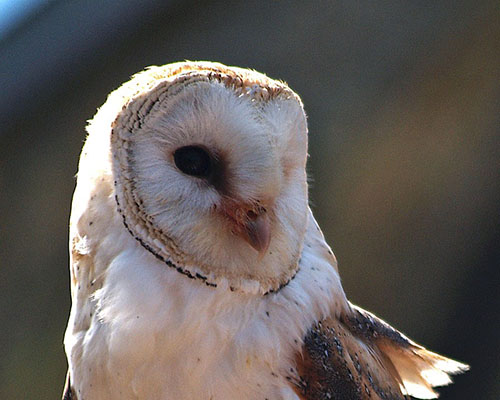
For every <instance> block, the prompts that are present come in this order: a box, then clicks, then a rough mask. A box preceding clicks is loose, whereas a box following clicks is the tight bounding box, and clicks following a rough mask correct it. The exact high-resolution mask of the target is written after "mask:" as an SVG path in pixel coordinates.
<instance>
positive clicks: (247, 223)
mask: <svg viewBox="0 0 500 400" xmlns="http://www.w3.org/2000/svg"><path fill="white" fill-rule="evenodd" d="M225 214H226V215H227V216H228V217H229V219H231V220H232V221H233V222H234V225H235V227H234V230H233V232H234V233H235V234H236V235H238V236H240V237H241V238H242V239H243V240H245V241H246V242H247V243H248V244H249V245H250V246H252V248H254V249H255V250H257V252H258V253H259V258H262V257H263V256H264V254H265V253H266V251H267V249H268V248H269V243H270V242H271V221H270V218H269V215H268V213H267V210H266V209H265V208H263V207H261V206H259V205H251V206H248V205H241V204H238V205H236V204H234V203H233V204H231V206H229V207H225Z"/></svg>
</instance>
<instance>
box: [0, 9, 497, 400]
mask: <svg viewBox="0 0 500 400" xmlns="http://www.w3.org/2000/svg"><path fill="white" fill-rule="evenodd" d="M37 3H38V5H37V7H35V8H34V11H33V12H31V13H28V14H26V15H28V16H27V17H26V18H24V19H22V20H19V21H18V23H16V24H15V25H13V26H12V27H11V29H9V30H8V31H7V32H2V36H0V124H1V125H0V306H1V307H0V324H1V329H0V355H1V358H0V398H1V399H52V398H58V397H59V396H60V393H61V389H62V385H63V380H64V374H65V371H66V362H65V357H64V353H63V347H62V338H63V333H64V329H65V324H66V320H67V316H68V312H69V307H70V303H69V278H68V267H67V263H68V256H67V224H68V216H69V213H70V201H71V195H72V191H73V188H74V184H75V179H74V175H75V173H76V167H77V160H78V155H79V151H80V148H81V145H82V143H83V140H84V137H85V132H84V127H85V123H86V122H85V121H86V120H87V119H89V118H91V117H92V116H93V114H94V113H95V111H96V108H97V107H98V106H100V105H101V104H102V103H103V102H104V101H105V99H106V94H107V93H108V92H110V91H111V90H112V89H114V88H116V87H117V86H119V85H120V84H121V83H122V82H123V81H125V80H127V79H128V77H129V76H130V75H131V74H133V73H134V72H137V71H139V70H141V69H142V68H143V67H145V66H147V65H151V64H165V63H169V62H173V61H178V60H183V59H195V60H214V61H221V62H223V63H227V64H231V65H238V66H242V67H251V68H255V69H257V70H258V71H262V72H265V73H267V74H268V75H270V76H271V77H274V78H280V79H284V80H286V81H287V82H288V83H289V84H290V86H291V87H292V88H293V89H295V90H296V91H297V92H298V93H299V94H300V95H301V96H302V99H303V100H304V103H305V107H306V111H307V112H308V115H309V124H310V154H311V157H310V163H309V171H310V174H311V175H312V178H313V184H312V189H311V197H312V204H313V209H314V212H315V214H316V217H317V219H318V220H319V223H320V225H321V226H322V228H323V230H324V232H325V235H326V237H327V239H328V241H329V243H330V244H331V245H332V247H333V249H334V251H335V252H336V254H337V257H338V259H339V262H340V269H341V273H342V277H343V282H344V286H345V289H346V292H347V294H348V296H349V297H350V298H351V300H353V301H354V302H355V303H357V304H360V305H361V306H363V307H365V308H368V309H369V310H372V311H374V312H375V313H377V314H379V315H380V316H382V317H383V318H385V319H386V320H388V321H389V322H390V323H392V324H394V325H395V326H397V327H399V328H400V329H401V330H402V331H403V332H406V333H407V334H408V335H409V336H410V337H412V338H414V339H415V340H417V341H419V342H421V343H423V344H424V345H426V346H429V347H430V348H432V349H434V350H436V351H439V352H441V353H443V354H446V355H448V356H451V357H454V358H457V359H459V360H462V361H465V362H468V363H470V364H471V365H472V370H471V372H469V373H468V374H466V375H464V376H460V377H457V378H456V384H455V385H453V386H451V387H449V388H443V389H442V390H441V393H442V396H441V398H442V399H488V400H494V399H499V398H500V361H499V354H500V339H499V338H500V334H499V332H500V316H499V306H500V297H499V291H500V279H499V278H500V277H499V262H500V251H499V246H500V231H499V226H500V159H499V155H498V152H499V150H500V145H499V143H500V139H499V138H500V121H499V119H500V118H499V115H500V114H499V111H500V107H499V106H500V68H499V67H500V7H499V4H498V2H497V1H493V0H492V1H488V0H486V1H472V0H471V1H462V0H458V1H451V0H450V1H448V0H444V1H434V0H432V1H431V0H427V1H415V0H412V1H381V2H370V1H347V0H346V1H334V0H332V1H310V2H307V1H301V0H297V1H284V0H283V1H271V0H267V1H252V2H247V1H243V0H241V1H231V2H219V1H205V2H200V1H165V0H163V1H159V0H158V1H154V0H143V1H139V0H122V1H108V2H101V1H97V0H94V1H83V0H80V1H79V0H66V1H62V0H60V1H57V0H53V1H38V2H37Z"/></svg>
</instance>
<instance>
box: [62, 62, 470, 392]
mask: <svg viewBox="0 0 500 400" xmlns="http://www.w3.org/2000/svg"><path fill="white" fill-rule="evenodd" d="M88 132H89V135H88V138H87V140H86V143H85V145H84V148H83V150H82V155H81V158H80V164H79V172H78V181H77V186H76V190H75V194H74V199H73V204H72V213H71V220H70V258H71V259H70V279H71V298H72V309H71V314H70V318H69V323H68V327H67V331H66V335H65V340H64V342H65V350H66V354H67V358H68V364H69V368H68V375H67V379H66V386H65V389H64V394H63V398H64V399H73V400H74V399H78V400H89V399H90V400H99V399H106V400H109V399H122V400H123V399H175V400H183V399H201V400H203V399H207V400H209V399H213V400H226V399H240V400H246V399H248V400H250V399H252V400H253V399H259V400H265V399H268V400H274V399H280V400H292V399H294V400H300V399H301V400H309V399H368V398H369V399H404V398H407V396H414V397H418V398H422V399H428V398H435V397H437V393H436V392H435V391H434V390H433V387H434V386H440V385H446V384H448V383H450V382H451V381H450V377H449V375H450V374H456V373H459V372H462V371H465V370H466V369H467V366H466V365H464V364H462V363H459V362H456V361H453V360H450V359H448V358H445V357H443V356H440V355H438V354H435V353H432V352H430V351H428V350H426V349H425V348H423V347H421V346H419V345H418V344H416V343H414V342H413V341H411V340H410V339H408V338H407V337H405V336H404V335H403V334H401V333H399V332H398V331H397V330H395V329H394V328H392V327H391V326H389V325H388V324H386V323H385V322H383V321H382V320H380V319H379V318H377V317H376V316H374V315H373V314H371V313H369V312H367V311H365V310H363V309H361V308H359V307H356V306H354V305H353V304H351V303H350V302H349V301H348V300H347V299H346V296H345V294H344V291H343V289H342V286H341V283H340V278H339V272H338V269H337V262H336V259H335V256H334V255H333V253H332V251H331V249H330V247H329V246H328V244H327V243H326V242H325V239H324V237H323V234H322V233H321V230H320V228H319V226H318V224H317V223H316V221H315V219H314V217H313V215H312V213H311V210H310V209H309V206H308V188H307V179H306V171H305V166H306V158H307V123H306V116H305V113H304V109H303V105H302V102H301V100H300V98H299V96H298V95H297V94H296V93H294V92H293V91H292V90H291V89H290V88H289V87H288V86H287V85H286V84H285V83H283V82H281V81H276V80H272V79H270V78H268V77H267V76H265V75H263V74H260V73H258V72H255V71H251V70H246V69H241V68H236V67H227V66H225V65H222V64H218V63H212V62H182V63H175V64H169V65H166V66H162V67H151V68H149V69H147V70H145V71H143V72H141V73H139V74H137V75H135V76H134V77H133V79H132V80H131V81H129V82H128V83H125V84H124V85H123V86H122V87H120V88H119V89H118V90H116V91H114V92H113V93H111V95H110V96H109V97H108V99H107V101H106V103H105V104H104V105H103V106H102V108H100V109H99V111H98V112H97V114H96V116H95V117H94V119H93V120H92V121H91V122H90V123H89V125H88Z"/></svg>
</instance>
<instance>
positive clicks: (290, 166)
mask: <svg viewBox="0 0 500 400" xmlns="http://www.w3.org/2000/svg"><path fill="white" fill-rule="evenodd" d="M88 131H89V138H88V140H87V142H88V143H90V144H88V145H86V146H85V147H86V149H85V148H84V152H83V153H84V155H82V159H81V164H80V170H82V163H85V168H87V169H89V168H90V169H94V170H100V172H99V173H98V174H94V176H101V180H102V181H104V182H107V183H108V184H109V185H110V190H109V197H112V198H113V205H114V211H113V212H116V213H117V214H119V216H120V218H121V219H122V222H123V226H122V228H123V229H126V230H127V231H128V233H129V234H130V235H132V236H133V237H134V238H135V239H136V240H137V242H138V243H140V245H141V246H142V247H143V248H144V250H145V251H147V252H149V253H151V254H153V255H155V256H156V257H157V258H158V259H159V260H161V261H162V262H163V263H164V265H165V266H166V268H174V269H176V270H177V271H178V272H179V273H182V274H184V275H186V277H187V278H192V279H194V280H199V281H200V282H202V283H204V284H206V285H209V286H218V287H225V288H227V289H230V290H239V291H243V292H255V293H267V292H270V291H274V290H277V289H279V288H280V287H281V286H283V285H285V284H286V283H287V282H288V281H289V280H290V279H292V278H293V276H294V275H295V273H296V272H297V269H298V262H299V256H300V253H301V251H302V244H303V240H304V235H305V230H306V226H307V219H308V198H307V181H306V172H305V164H306V157H307V124H306V116H305V113H304V110H303V106H302V103H301V101H300V98H299V97H298V96H297V95H296V94H295V93H294V92H293V91H292V90H291V89H290V88H289V87H288V86H287V85H286V84H285V83H283V82H280V81H276V80H272V79H270V78H268V77H267V76H265V75H263V74H260V73H257V72H255V71H250V70H245V69H240V68H235V67H227V66H225V65H222V64H218V63H210V62H183V63H176V64H169V65H166V66H162V67H151V68H149V69H147V70H146V71H144V72H141V73H139V74H137V75H135V76H134V77H133V78H132V80H131V81H129V82H127V83H126V84H124V85H123V86H122V87H120V88H119V89H118V90H116V91H115V92H113V93H112V94H111V95H110V96H109V97H108V100H107V101H106V103H105V104H104V106H103V107H102V108H101V109H100V110H99V112H98V113H97V114H96V116H95V118H94V119H93V121H91V122H90V124H89V127H88ZM92 143H93V144H92ZM89 154H92V157H90V156H89ZM101 184H103V183H101ZM137 268H140V265H138V266H137Z"/></svg>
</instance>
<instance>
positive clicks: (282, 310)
mask: <svg viewBox="0 0 500 400" xmlns="http://www.w3.org/2000/svg"><path fill="white" fill-rule="evenodd" d="M311 224H312V222H311ZM108 228H109V226H108ZM117 228H118V227H117ZM311 230H312V229H310V231H311ZM121 231H122V233H120V237H117V238H115V243H120V245H119V246H118V245H117V246H116V249H115V250H117V252H116V256H114V257H113V258H112V259H111V260H110V262H109V261H108V260H106V261H105V262H109V265H108V266H107V267H106V269H105V273H104V272H103V274H104V276H101V277H99V276H97V275H96V276H95V277H94V278H93V279H92V281H91V282H90V283H88V284H90V285H93V284H98V283H99V279H102V287H101V288H100V289H98V290H96V291H95V292H94V295H93V296H91V298H90V299H89V298H88V297H87V300H86V301H85V297H84V296H81V298H82V300H81V301H80V302H78V301H76V302H75V304H74V308H73V310H72V316H71V320H70V325H69V328H68V332H67V335H66V350H67V353H68V355H69V360H70V374H71V376H72V381H73V382H74V389H75V392H76V393H77V395H78V396H79V397H78V399H80V398H81V399H94V400H98V399H114V398H117V399H118V398H119V399H153V398H154V399H235V398H238V399H266V398H267V399H269V400H271V399H297V397H296V395H295V393H294V391H293V390H292V389H291V386H290V382H289V380H288V379H290V378H291V379H294V378H295V370H294V357H295V356H296V352H297V351H298V350H299V349H300V346H301V344H302V339H303V337H304V335H305V333H306V331H307V330H308V329H309V327H310V326H311V325H312V324H313V323H314V322H315V321H317V320H318V319H320V318H322V317H324V316H325V315H328V314H329V313H330V312H331V311H332V310H331V308H330V306H329V305H335V304H336V301H335V300H336V299H337V298H338V299H337V300H338V301H343V300H344V297H343V292H342V289H341V288H340V282H339V278H338V275H337V273H336V271H335V269H334V268H332V266H331V265H330V264H329V263H328V262H327V261H326V259H325V257H324V253H326V250H325V249H324V248H323V251H319V255H318V248H320V249H321V248H322V247H323V246H324V244H323V243H324V242H323V241H322V238H321V237H320V235H319V233H318V234H316V235H312V232H310V233H311V235H308V239H307V240H306V245H305V250H304V252H303V256H302V261H301V269H300V271H299V273H298V274H297V276H296V277H295V279H294V280H292V281H291V282H290V283H289V284H288V285H287V286H286V287H284V288H283V289H281V290H280V291H279V292H277V293H272V294H269V295H265V296H261V295H259V296H255V295H246V294H241V293H237V292H231V291H230V290H227V289H225V288H212V287H207V286H205V285H203V284H202V283H200V282H198V281H194V280H191V279H189V278H187V277H186V276H184V275H181V274H180V273H178V272H177V271H175V270H173V269H171V268H168V267H167V266H166V265H165V264H163V263H162V262H160V261H158V260H157V259H156V258H155V257H154V256H152V255H151V254H150V253H149V252H147V251H145V250H144V248H143V247H142V246H140V245H139V244H138V243H137V242H136V241H135V240H134V239H133V238H132V237H130V235H128V232H126V231H125V230H123V229H122V230H121ZM107 247H108V250H107V251H109V246H107ZM120 248H121V249H120ZM101 256H102V255H100V253H99V251H97V252H96V254H94V257H101ZM102 257H104V256H102ZM100 264H101V263H100V262H99V261H97V262H96V263H95V266H96V268H95V269H94V271H95V272H94V273H95V274H99V271H98V270H99V269H100ZM74 269H75V268H74ZM79 271H81V269H78V271H76V270H75V274H76V275H78V273H79ZM84 281H85V279H84V277H79V282H81V283H82V284H83V283H84ZM80 290H82V289H81V288H80ZM78 297H79V296H78V293H77V296H76V298H78ZM287 377H288V379H287Z"/></svg>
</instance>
